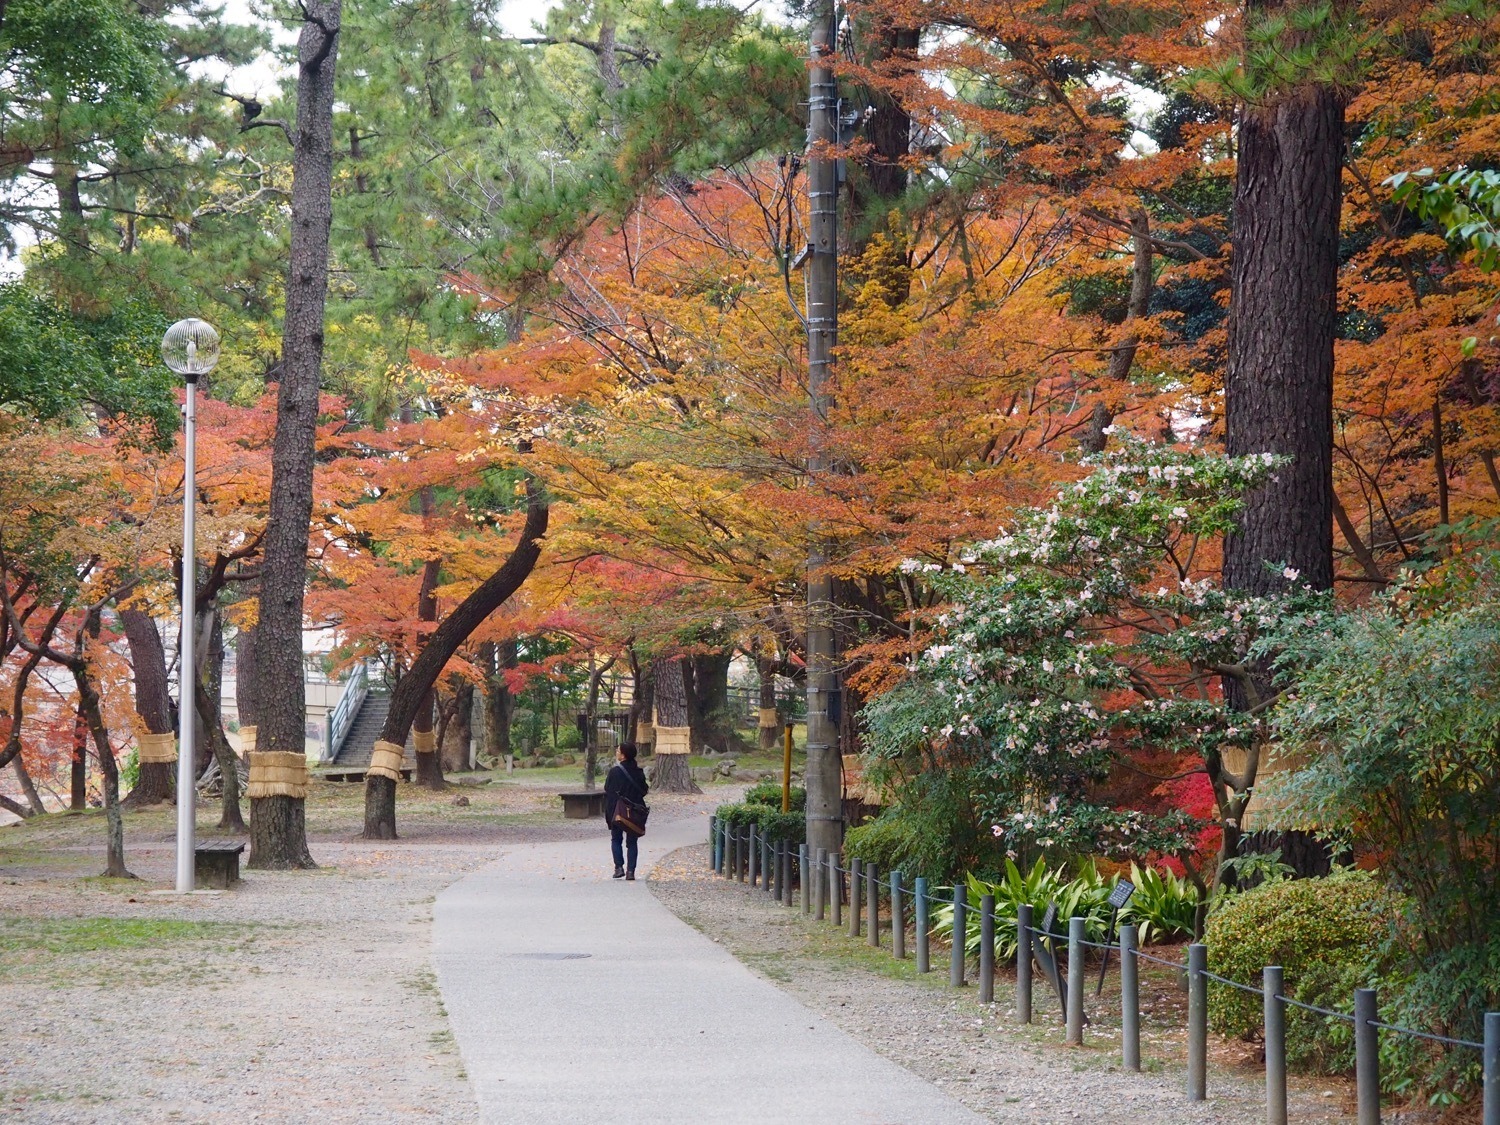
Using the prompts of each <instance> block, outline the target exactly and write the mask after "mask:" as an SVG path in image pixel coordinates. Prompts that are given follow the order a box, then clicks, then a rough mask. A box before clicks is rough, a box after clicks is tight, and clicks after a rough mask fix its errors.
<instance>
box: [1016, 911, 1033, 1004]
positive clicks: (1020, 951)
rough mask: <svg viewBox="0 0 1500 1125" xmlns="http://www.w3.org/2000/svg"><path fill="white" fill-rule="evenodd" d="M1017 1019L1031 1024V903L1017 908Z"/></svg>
mask: <svg viewBox="0 0 1500 1125" xmlns="http://www.w3.org/2000/svg"><path fill="white" fill-rule="evenodd" d="M1016 1018H1017V1019H1018V1020H1020V1021H1021V1022H1022V1023H1030V1022H1031V903H1029V902H1023V903H1019V904H1018V905H1017V906H1016Z"/></svg>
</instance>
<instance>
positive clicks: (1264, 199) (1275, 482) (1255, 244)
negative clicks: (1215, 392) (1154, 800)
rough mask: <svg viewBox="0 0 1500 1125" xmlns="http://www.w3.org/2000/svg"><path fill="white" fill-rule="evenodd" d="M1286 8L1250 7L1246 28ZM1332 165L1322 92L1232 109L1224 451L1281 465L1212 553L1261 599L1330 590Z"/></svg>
mask: <svg viewBox="0 0 1500 1125" xmlns="http://www.w3.org/2000/svg"><path fill="white" fill-rule="evenodd" d="M1295 3H1296V0H1292V2H1290V3H1288V2H1283V0H1252V2H1251V3H1250V5H1249V9H1248V11H1247V17H1249V18H1255V17H1257V16H1264V15H1266V14H1269V13H1272V12H1275V11H1277V10H1285V9H1287V8H1290V7H1293V6H1294V5H1295ZM1291 34H1296V33H1295V32H1292V33H1291ZM1343 153H1344V97H1343V95H1342V94H1341V93H1340V92H1339V91H1338V90H1337V89H1335V88H1333V87H1331V86H1325V85H1317V84H1314V83H1310V82H1309V83H1304V84H1302V85H1299V86H1296V87H1293V88H1291V89H1283V90H1278V91H1274V92H1272V93H1270V94H1268V95H1266V96H1265V97H1264V98H1262V99H1260V100H1259V101H1258V102H1257V103H1256V104H1247V105H1245V106H1243V107H1242V109H1241V112H1240V122H1239V152H1238V154H1237V170H1236V174H1235V193H1234V212H1233V225H1232V248H1233V262H1232V266H1231V292H1230V305H1229V364H1228V372H1227V376H1226V379H1225V394H1224V400H1225V401H1224V411H1225V446H1226V450H1227V452H1228V453H1229V454H1230V455H1231V456H1245V455H1249V454H1256V453H1274V454H1279V455H1284V456H1287V457H1290V458H1291V461H1290V463H1289V464H1287V465H1285V466H1283V467H1281V468H1279V469H1277V470H1276V472H1275V474H1274V475H1273V477H1272V478H1271V479H1270V481H1268V482H1267V483H1266V484H1264V485H1262V486H1261V487H1260V488H1257V489H1255V490H1254V491H1253V492H1251V493H1249V494H1248V495H1247V496H1246V497H1245V510H1244V512H1243V514H1242V516H1241V519H1240V527H1239V529H1238V530H1237V531H1236V532H1234V533H1232V534H1230V535H1229V536H1227V537H1226V539H1225V543H1224V585H1225V586H1226V587H1228V588H1230V589H1235V590H1241V591H1244V592H1247V593H1252V594H1270V593H1275V592H1278V591H1281V590H1284V589H1286V588H1287V587H1288V586H1289V585H1291V584H1292V583H1293V582H1296V583H1306V584H1309V585H1311V586H1312V587H1314V588H1315V589H1320V590H1326V589H1329V588H1330V587H1332V585H1333V522H1334V495H1333V345H1334V336H1335V333H1336V330H1337V313H1338V249H1339V213H1340V209H1341V206H1342V202H1343V200H1342V172H1343ZM1266 679H1267V681H1268V680H1269V676H1267V677H1266ZM1225 689H1226V695H1227V697H1228V699H1229V701H1230V703H1231V704H1232V705H1234V706H1236V707H1241V708H1243V707H1245V706H1246V705H1247V703H1248V701H1249V700H1248V698H1247V695H1246V692H1245V691H1244V689H1243V688H1241V687H1240V686H1238V683H1237V681H1226V683H1225ZM1270 690H1271V688H1270V684H1269V682H1267V683H1266V684H1265V685H1264V688H1263V689H1262V690H1260V691H1259V694H1260V695H1261V696H1262V697H1263V698H1267V697H1269V692H1270ZM1216 781H1217V779H1216ZM1304 837H1306V838H1305V839H1304ZM1282 842H1283V844H1284V846H1285V847H1286V849H1287V850H1286V851H1285V852H1284V853H1283V854H1284V855H1294V856H1296V857H1297V862H1298V863H1300V864H1301V868H1300V870H1301V871H1302V872H1303V873H1311V872H1312V871H1313V870H1315V869H1318V868H1320V867H1322V866H1323V861H1322V860H1318V861H1316V862H1315V861H1314V856H1315V855H1317V854H1318V853H1326V850H1327V849H1326V848H1325V847H1323V846H1322V845H1321V844H1319V843H1318V841H1316V840H1315V839H1313V838H1312V837H1310V836H1307V834H1306V833H1301V832H1288V833H1285V834H1283V835H1282ZM1227 846H1228V845H1227V844H1226V848H1227Z"/></svg>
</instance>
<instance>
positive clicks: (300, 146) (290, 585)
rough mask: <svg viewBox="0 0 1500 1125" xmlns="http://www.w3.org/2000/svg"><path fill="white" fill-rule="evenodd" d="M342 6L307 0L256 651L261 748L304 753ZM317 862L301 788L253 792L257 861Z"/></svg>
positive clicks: (252, 862) (269, 864)
mask: <svg viewBox="0 0 1500 1125" xmlns="http://www.w3.org/2000/svg"><path fill="white" fill-rule="evenodd" d="M341 6H342V5H341V0H303V12H304V19H305V22H304V23H303V25H302V33H301V35H300V36H299V37H298V43H297V58H298V67H297V124H296V129H295V138H296V144H295V146H294V150H293V154H292V235H291V255H290V257H291V261H290V266H289V269H288V272H287V286H286V316H285V320H284V323H283V327H282V363H281V383H280V386H279V388H278V390H277V396H276V433H275V437H274V439H273V443H272V448H271V505H270V518H269V520H268V521H267V525H266V535H265V557H264V561H263V563H262V564H261V596H260V623H259V625H258V627H257V630H256V631H257V633H258V634H259V635H258V636H257V638H256V646H257V652H256V655H257V657H258V660H257V662H256V663H257V665H258V670H259V673H260V680H261V684H260V686H261V688H262V689H263V690H264V693H265V694H264V695H263V696H262V699H261V707H262V712H263V713H262V715H261V722H260V724H259V727H260V729H259V731H258V736H257V743H256V745H257V749H260V750H266V751H295V752H297V753H299V754H300V753H304V752H305V749H306V742H305V733H304V732H305V728H306V723H307V696H306V691H307V689H306V685H305V682H304V678H303V664H302V602H303V593H304V590H305V588H306V584H307V537H308V530H309V526H310V523H311V518H312V484H313V456H314V443H315V440H316V436H317V421H318V384H319V380H320V376H321V371H322V364H323V309H324V301H325V298H326V295H327V290H328V238H329V228H330V226H331V225H332V218H333V206H332V191H333V96H334V64H335V61H336V59H337V56H338V26H339V18H340V15H341ZM312 865H313V863H312V856H311V855H310V854H309V853H308V850H307V827H306V813H305V810H304V809H303V802H302V800H300V799H299V798H295V797H283V796H277V797H265V798H260V799H258V800H253V801H251V802H250V858H249V861H248V866H250V867H255V868H297V867H309V866H312Z"/></svg>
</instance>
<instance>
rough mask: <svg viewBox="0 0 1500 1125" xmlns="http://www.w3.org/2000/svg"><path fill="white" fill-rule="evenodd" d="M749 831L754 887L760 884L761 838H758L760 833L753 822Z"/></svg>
mask: <svg viewBox="0 0 1500 1125" xmlns="http://www.w3.org/2000/svg"><path fill="white" fill-rule="evenodd" d="M748 833H749V837H750V839H749V844H748V850H749V852H750V857H749V868H750V885H751V886H752V887H758V886H760V840H759V839H758V837H759V835H760V834H759V833H758V832H757V831H756V828H755V825H753V824H752V825H750V827H749V829H748Z"/></svg>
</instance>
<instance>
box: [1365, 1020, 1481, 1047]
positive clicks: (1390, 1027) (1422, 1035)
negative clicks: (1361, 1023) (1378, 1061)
mask: <svg viewBox="0 0 1500 1125" xmlns="http://www.w3.org/2000/svg"><path fill="white" fill-rule="evenodd" d="M1369 1023H1370V1026H1371V1027H1379V1028H1383V1029H1384V1030H1386V1031H1394V1032H1397V1033H1398V1034H1401V1035H1413V1036H1416V1038H1418V1039H1430V1040H1431V1041H1432V1042H1434V1043H1446V1044H1448V1045H1449V1046H1450V1047H1472V1048H1474V1050H1476V1051H1482V1050H1484V1044H1483V1043H1475V1042H1473V1041H1471V1040H1468V1039H1450V1038H1449V1037H1448V1036H1446V1035H1434V1034H1433V1033H1432V1032H1430V1031H1417V1030H1416V1029H1415V1028H1410V1027H1397V1026H1396V1025H1395V1024H1393V1023H1384V1022H1382V1021H1380V1020H1370V1021H1369Z"/></svg>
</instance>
